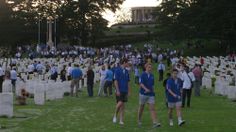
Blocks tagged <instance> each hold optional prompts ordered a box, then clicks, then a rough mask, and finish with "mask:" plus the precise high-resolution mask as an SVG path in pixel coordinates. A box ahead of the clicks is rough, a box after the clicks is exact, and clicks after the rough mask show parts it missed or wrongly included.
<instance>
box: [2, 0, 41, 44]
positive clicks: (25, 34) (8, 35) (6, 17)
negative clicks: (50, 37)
mask: <svg viewBox="0 0 236 132" xmlns="http://www.w3.org/2000/svg"><path fill="white" fill-rule="evenodd" d="M9 5H10V4H9V3H7V2H6V1H4V0H1V1H0V31H1V32H0V40H1V45H4V46H9V47H11V46H15V45H16V44H22V43H28V42H30V40H32V39H33V38H34V37H36V34H35V31H37V30H36V27H35V26H33V25H31V23H29V22H27V21H26V20H24V19H18V18H17V14H16V13H15V12H14V11H13V10H12V9H11V8H10V7H9Z"/></svg>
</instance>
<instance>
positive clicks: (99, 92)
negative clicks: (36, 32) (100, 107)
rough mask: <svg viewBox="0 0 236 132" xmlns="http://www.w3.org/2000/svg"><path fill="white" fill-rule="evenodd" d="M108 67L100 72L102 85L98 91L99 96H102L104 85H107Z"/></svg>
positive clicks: (103, 67)
mask: <svg viewBox="0 0 236 132" xmlns="http://www.w3.org/2000/svg"><path fill="white" fill-rule="evenodd" d="M106 73H107V71H106V67H105V65H103V66H102V68H101V70H100V71H99V74H100V84H99V89H98V96H101V95H102V93H103V91H104V84H105V77H106Z"/></svg>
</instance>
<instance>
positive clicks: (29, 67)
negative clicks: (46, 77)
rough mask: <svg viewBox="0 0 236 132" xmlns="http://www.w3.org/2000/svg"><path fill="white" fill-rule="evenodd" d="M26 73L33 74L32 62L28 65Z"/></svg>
mask: <svg viewBox="0 0 236 132" xmlns="http://www.w3.org/2000/svg"><path fill="white" fill-rule="evenodd" d="M28 73H29V74H34V65H33V64H30V65H29V66H28Z"/></svg>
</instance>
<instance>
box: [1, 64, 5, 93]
mask: <svg viewBox="0 0 236 132" xmlns="http://www.w3.org/2000/svg"><path fill="white" fill-rule="evenodd" d="M3 81H4V71H3V68H2V65H1V64H0V93H2V83H3Z"/></svg>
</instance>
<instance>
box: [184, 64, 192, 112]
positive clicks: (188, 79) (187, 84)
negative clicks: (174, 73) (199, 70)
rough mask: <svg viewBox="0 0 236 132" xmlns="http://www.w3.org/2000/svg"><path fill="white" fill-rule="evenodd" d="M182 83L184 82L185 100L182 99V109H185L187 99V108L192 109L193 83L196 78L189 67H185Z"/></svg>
mask: <svg viewBox="0 0 236 132" xmlns="http://www.w3.org/2000/svg"><path fill="white" fill-rule="evenodd" d="M181 79H182V81H183V98H182V107H183V108H184V107H185V101H186V99H187V107H190V101H191V94H192V88H193V82H194V81H195V77H194V75H193V73H192V72H190V70H189V67H188V66H185V68H184V70H183V71H182V78H181Z"/></svg>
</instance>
